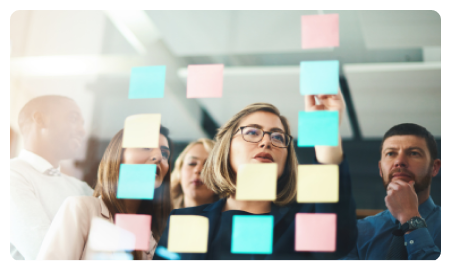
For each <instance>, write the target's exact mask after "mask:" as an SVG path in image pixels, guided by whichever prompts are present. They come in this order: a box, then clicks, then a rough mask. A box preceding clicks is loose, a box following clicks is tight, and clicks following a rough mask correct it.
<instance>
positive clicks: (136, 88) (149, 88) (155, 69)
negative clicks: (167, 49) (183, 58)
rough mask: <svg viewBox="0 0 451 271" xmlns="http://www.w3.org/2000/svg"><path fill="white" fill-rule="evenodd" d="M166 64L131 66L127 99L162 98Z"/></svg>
mask: <svg viewBox="0 0 451 271" xmlns="http://www.w3.org/2000/svg"><path fill="white" fill-rule="evenodd" d="M165 79H166V66H148V67H133V68H132V73H131V75H130V87H129V91H128V98H129V99H147V98H163V96H164V83H165Z"/></svg>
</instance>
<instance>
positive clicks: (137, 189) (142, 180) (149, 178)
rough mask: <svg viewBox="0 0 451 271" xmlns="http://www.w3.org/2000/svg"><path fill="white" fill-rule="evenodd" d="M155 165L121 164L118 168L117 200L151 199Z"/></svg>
mask: <svg viewBox="0 0 451 271" xmlns="http://www.w3.org/2000/svg"><path fill="white" fill-rule="evenodd" d="M156 172H157V165H155V164H136V165H131V164H121V165H120V168H119V183H118V186H117V198H118V199H146V200H151V199H153V193H154V188H155V174H156Z"/></svg>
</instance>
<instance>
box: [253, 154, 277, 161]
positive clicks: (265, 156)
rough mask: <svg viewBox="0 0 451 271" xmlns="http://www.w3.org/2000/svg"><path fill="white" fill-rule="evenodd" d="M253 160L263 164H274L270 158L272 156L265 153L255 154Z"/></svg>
mask: <svg viewBox="0 0 451 271" xmlns="http://www.w3.org/2000/svg"><path fill="white" fill-rule="evenodd" d="M253 158H254V159H255V160H258V161H260V162H264V163H272V162H274V159H273V158H272V155H271V154H269V153H267V152H260V153H257V154H256V155H255V156H254V157H253Z"/></svg>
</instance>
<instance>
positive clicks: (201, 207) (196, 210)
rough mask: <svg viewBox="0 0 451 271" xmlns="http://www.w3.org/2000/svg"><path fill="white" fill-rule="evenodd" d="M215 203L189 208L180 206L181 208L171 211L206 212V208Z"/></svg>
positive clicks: (175, 212) (181, 212)
mask: <svg viewBox="0 0 451 271" xmlns="http://www.w3.org/2000/svg"><path fill="white" fill-rule="evenodd" d="M212 204H214V203H210V204H204V205H200V206H196V207H187V208H180V209H174V210H172V212H171V215H199V214H201V213H203V212H204V210H205V209H206V208H208V207H210V206H211V205H212Z"/></svg>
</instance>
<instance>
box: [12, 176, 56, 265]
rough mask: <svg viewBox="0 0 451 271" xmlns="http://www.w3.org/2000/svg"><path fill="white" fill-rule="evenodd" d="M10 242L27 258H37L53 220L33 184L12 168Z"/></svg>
mask: <svg viewBox="0 0 451 271" xmlns="http://www.w3.org/2000/svg"><path fill="white" fill-rule="evenodd" d="M10 212H11V213H10V234H11V235H10V242H11V245H12V246H14V247H15V248H16V249H17V251H18V252H19V253H20V254H21V255H22V256H23V257H24V259H25V260H35V259H36V256H37V254H38V252H39V247H40V246H41V243H42V240H43V239H44V236H45V234H46V232H47V230H48V229H49V227H50V223H51V220H50V218H49V217H48V215H47V213H46V212H45V209H44V207H43V206H42V204H41V202H40V200H39V199H38V197H37V196H36V192H35V190H34V187H33V185H32V184H31V183H30V182H29V181H27V179H26V178H25V177H24V176H23V175H22V174H20V173H18V172H17V171H15V170H10Z"/></svg>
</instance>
